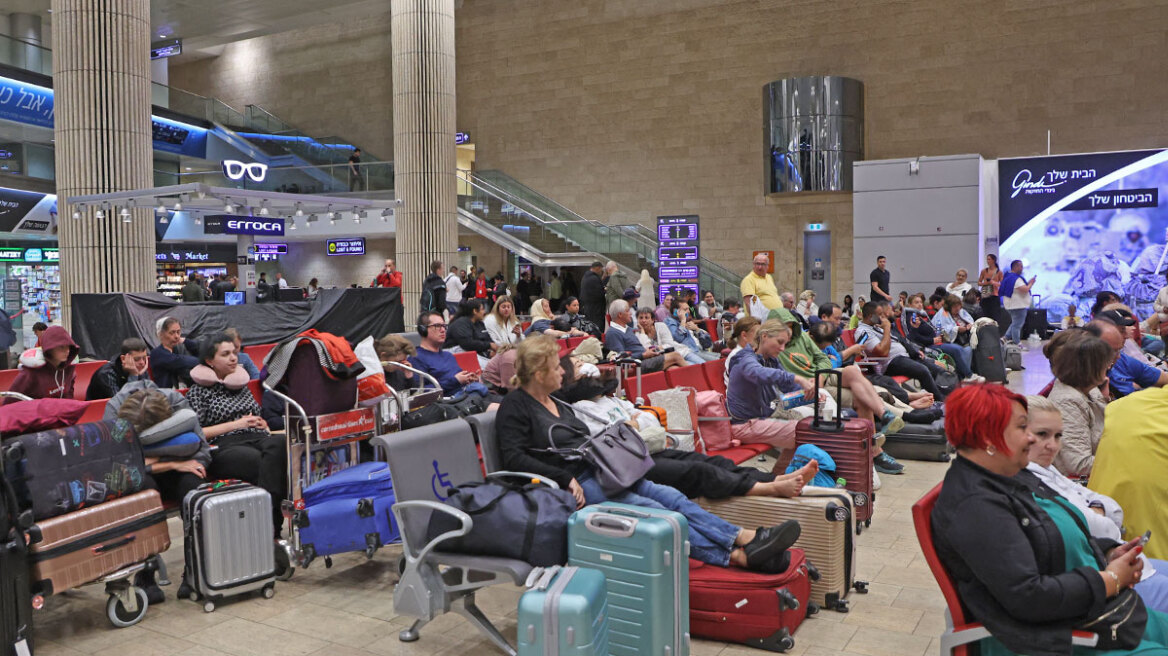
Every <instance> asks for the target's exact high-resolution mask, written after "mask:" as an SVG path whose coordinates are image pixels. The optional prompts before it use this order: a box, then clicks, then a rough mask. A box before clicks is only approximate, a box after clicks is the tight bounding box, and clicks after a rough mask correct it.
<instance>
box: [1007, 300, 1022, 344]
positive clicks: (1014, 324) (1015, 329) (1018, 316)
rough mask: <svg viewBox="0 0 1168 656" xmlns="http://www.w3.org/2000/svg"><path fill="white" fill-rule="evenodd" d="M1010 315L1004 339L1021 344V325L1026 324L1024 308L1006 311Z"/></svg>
mask: <svg viewBox="0 0 1168 656" xmlns="http://www.w3.org/2000/svg"><path fill="white" fill-rule="evenodd" d="M1006 312H1008V313H1009V314H1010V327H1009V328H1008V329H1006V339H1008V340H1010V341H1011V342H1014V343H1015V344H1021V343H1022V324H1024V323H1026V308H1022V309H1020V310H1006Z"/></svg>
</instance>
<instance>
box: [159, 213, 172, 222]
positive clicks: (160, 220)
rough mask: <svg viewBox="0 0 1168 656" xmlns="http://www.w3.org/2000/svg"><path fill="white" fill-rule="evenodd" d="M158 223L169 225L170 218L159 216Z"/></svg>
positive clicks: (164, 215) (163, 215)
mask: <svg viewBox="0 0 1168 656" xmlns="http://www.w3.org/2000/svg"><path fill="white" fill-rule="evenodd" d="M158 222H159V223H170V217H169V216H168V215H167V214H165V213H164V214H159V215H158Z"/></svg>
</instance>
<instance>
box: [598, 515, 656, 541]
mask: <svg viewBox="0 0 1168 656" xmlns="http://www.w3.org/2000/svg"><path fill="white" fill-rule="evenodd" d="M646 516H648V515H646ZM585 526H586V527H587V528H588V530H589V531H592V532H593V533H597V534H599V535H607V536H610V537H615V538H627V537H630V536H631V535H632V534H633V533H634V532H635V531H636V530H637V520H635V519H621V518H619V517H612V516H610V515H599V514H597V515H589V517H588V522H587V523H586V524H585Z"/></svg>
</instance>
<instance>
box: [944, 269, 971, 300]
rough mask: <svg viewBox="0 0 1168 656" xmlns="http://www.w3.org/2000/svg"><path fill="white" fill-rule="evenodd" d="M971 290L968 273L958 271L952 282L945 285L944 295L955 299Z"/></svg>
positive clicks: (962, 270) (961, 270) (963, 270)
mask: <svg viewBox="0 0 1168 656" xmlns="http://www.w3.org/2000/svg"><path fill="white" fill-rule="evenodd" d="M971 289H973V284H971V283H970V282H969V271H967V270H965V269H958V270H957V275H956V276H955V277H954V280H953V282H951V283H949V284H948V285H945V295H946V296H948V295H949V294H953V295H954V296H956V297H957V298H961V297H962V296H964V295H965V292H967V291H969V290H971Z"/></svg>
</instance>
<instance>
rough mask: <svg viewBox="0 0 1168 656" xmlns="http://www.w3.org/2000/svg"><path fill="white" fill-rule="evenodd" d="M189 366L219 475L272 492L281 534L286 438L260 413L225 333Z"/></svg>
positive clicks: (193, 396)
mask: <svg viewBox="0 0 1168 656" xmlns="http://www.w3.org/2000/svg"><path fill="white" fill-rule="evenodd" d="M200 360H201V361H202V363H201V364H199V365H198V366H196V367H194V368H193V369H191V379H192V380H193V381H194V383H195V384H194V386H193V387H191V391H190V392H189V393H188V394H187V401H188V402H189V403H190V404H191V409H192V410H194V411H195V412H196V413H197V414H198V415H199V424H200V425H202V427H203V435H204V436H205V437H206V438H207V441H208V442H210V443H211V444H212V445H213V446H215V447H217V452H216V453H215V457H214V460H215V470H216V476H218V477H219V478H238V479H241V480H245V481H251V482H253V483H254V484H255V485H258V486H259V487H262V488H263V489H265V490H267V491H268V493H269V494H271V495H272V522H273V524H274V525H275V532H276V536H277V537H278V536H279V534H280V527H281V525H282V524H283V515H282V514H281V512H280V504H281V502H282V501H283V500H284V497H285V496H286V495H287V486H288V481H287V479H288V456H287V448H286V446H285V443H284V440H283V439H282V438H275V437H272V434H271V433H270V432H268V424H267V422H265V421H264V420H263V419H262V418H261V417H260V406H259V404H258V403H256V400H255V397H254V396H252V393H251V390H249V389H248V387H247V383H248V377H247V372H246V371H244V370H243V367H240V366H239V360H238V358H237V357H236V355H235V342H234V340H232V339H231V337H229V336H228V335H226V334H225V333H219V334H217V335H214V336H212V337H211V339H210V340H208V341H207V343H205V344H204V345H203V348H202V352H201V353H200Z"/></svg>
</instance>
